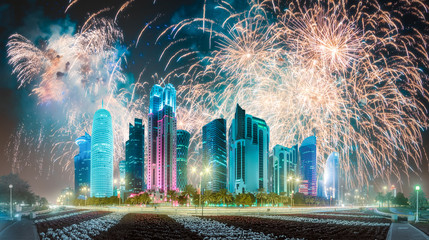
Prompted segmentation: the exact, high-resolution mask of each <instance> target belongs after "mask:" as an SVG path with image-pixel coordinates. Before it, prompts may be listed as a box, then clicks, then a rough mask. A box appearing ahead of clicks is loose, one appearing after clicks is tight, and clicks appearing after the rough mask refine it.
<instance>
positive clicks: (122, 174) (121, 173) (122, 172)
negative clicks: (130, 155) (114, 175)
mask: <svg viewBox="0 0 429 240" xmlns="http://www.w3.org/2000/svg"><path fill="white" fill-rule="evenodd" d="M119 179H120V180H119V181H120V184H121V187H120V189H121V191H124V190H125V160H122V161H120V162H119Z"/></svg>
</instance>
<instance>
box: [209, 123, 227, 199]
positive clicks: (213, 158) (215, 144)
mask: <svg viewBox="0 0 429 240" xmlns="http://www.w3.org/2000/svg"><path fill="white" fill-rule="evenodd" d="M203 165H204V166H206V167H208V168H209V169H210V172H209V174H207V175H205V176H204V186H205V187H204V189H207V190H212V191H215V192H217V191H219V190H221V189H226V176H227V175H226V174H227V170H226V167H227V162H226V120H225V119H223V118H219V119H215V120H213V121H211V122H210V123H208V124H206V125H205V126H204V127H203Z"/></svg>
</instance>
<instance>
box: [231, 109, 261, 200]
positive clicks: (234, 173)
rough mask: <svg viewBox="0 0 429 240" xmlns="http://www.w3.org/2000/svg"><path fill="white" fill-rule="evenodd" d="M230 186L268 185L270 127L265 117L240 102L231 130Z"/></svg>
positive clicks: (254, 188)
mask: <svg viewBox="0 0 429 240" xmlns="http://www.w3.org/2000/svg"><path fill="white" fill-rule="evenodd" d="M228 139H229V140H228V151H229V159H228V190H229V191H230V192H234V193H242V192H257V191H258V189H260V188H264V189H265V190H266V191H267V190H269V189H268V181H269V179H268V155H269V139H270V130H269V128H268V125H267V124H266V123H265V121H264V120H262V119H260V118H256V117H253V116H251V115H249V114H246V112H245V110H244V109H242V108H241V107H240V106H239V105H238V104H237V108H236V112H235V118H234V119H233V120H232V123H231V127H230V128H229V133H228Z"/></svg>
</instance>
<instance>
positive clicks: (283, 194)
mask: <svg viewBox="0 0 429 240" xmlns="http://www.w3.org/2000/svg"><path fill="white" fill-rule="evenodd" d="M289 200H290V198H289V197H288V196H287V195H286V192H281V193H280V194H279V202H280V203H281V204H283V206H284V205H287V204H288V203H289Z"/></svg>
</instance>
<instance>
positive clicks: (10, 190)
mask: <svg viewBox="0 0 429 240" xmlns="http://www.w3.org/2000/svg"><path fill="white" fill-rule="evenodd" d="M12 188H13V185H12V184H9V192H10V218H13V217H12Z"/></svg>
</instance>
